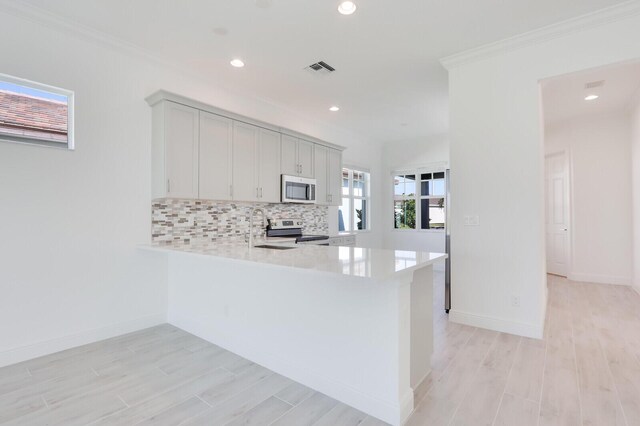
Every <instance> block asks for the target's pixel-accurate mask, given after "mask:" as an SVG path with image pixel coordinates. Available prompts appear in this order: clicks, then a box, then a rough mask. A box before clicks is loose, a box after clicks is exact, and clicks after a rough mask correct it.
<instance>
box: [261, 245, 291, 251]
mask: <svg viewBox="0 0 640 426" xmlns="http://www.w3.org/2000/svg"><path fill="white" fill-rule="evenodd" d="M253 247H254V248H265V249H273V250H291V249H294V248H296V247H289V246H276V245H273V244H260V245H258V246H253Z"/></svg>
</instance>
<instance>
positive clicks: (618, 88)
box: [542, 62, 640, 126]
mask: <svg viewBox="0 0 640 426" xmlns="http://www.w3.org/2000/svg"><path fill="white" fill-rule="evenodd" d="M596 81H604V85H603V86H602V87H598V88H595V89H586V88H585V84H587V83H591V82H596ZM639 88H640V62H634V63H627V64H620V65H612V66H607V67H602V68H597V69H593V70H586V71H582V72H578V73H572V74H568V75H564V76H559V77H554V78H552V79H548V80H545V81H543V82H542V103H543V111H544V121H545V125H546V126H552V125H554V124H557V123H559V122H562V121H566V120H571V119H573V118H577V117H584V116H591V115H598V114H605V113H610V112H615V111H621V110H624V109H625V108H628V107H629V103H630V102H631V100H632V98H633V97H634V95H635V94H636V92H637V91H638V90H639ZM590 94H595V95H598V96H599V97H598V99H596V100H593V101H586V100H585V99H584V98H585V97H586V96H587V95H590Z"/></svg>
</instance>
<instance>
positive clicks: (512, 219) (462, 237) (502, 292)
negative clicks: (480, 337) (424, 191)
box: [443, 4, 640, 337]
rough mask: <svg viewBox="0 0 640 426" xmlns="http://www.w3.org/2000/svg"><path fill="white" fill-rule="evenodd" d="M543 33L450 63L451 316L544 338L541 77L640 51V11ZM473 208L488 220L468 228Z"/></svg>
mask: <svg viewBox="0 0 640 426" xmlns="http://www.w3.org/2000/svg"><path fill="white" fill-rule="evenodd" d="M633 7H636V8H637V4H626V5H624V8H633ZM632 10H635V9H632ZM538 36H539V37H538V38H537V39H536V34H535V33H534V34H527V35H525V36H522V37H521V38H519V39H516V40H512V41H510V42H507V43H501V44H494V45H493V46H489V47H484V48H483V49H479V50H477V51H474V52H469V53H467V54H463V55H457V56H456V57H452V58H448V59H445V60H444V61H443V62H444V63H445V64H446V65H447V66H448V67H449V96H450V107H451V110H450V123H451V128H450V140H451V169H452V170H455V174H454V175H453V176H452V179H451V193H452V197H453V200H452V221H451V226H452V231H451V232H452V235H451V238H452V242H451V246H452V260H451V263H452V311H451V315H450V318H451V319H452V320H453V321H456V322H463V323H468V324H473V325H478V326H482V327H487V328H491V329H495V330H501V331H506V332H512V333H516V334H523V335H530V336H537V337H539V336H541V335H542V331H543V323H544V317H545V309H546V277H545V243H544V240H545V235H544V234H545V233H544V150H543V144H542V129H541V107H540V88H539V80H540V79H543V78H547V77H551V76H557V75H561V74H566V73H569V72H575V71H578V70H584V69H588V68H593V67H598V66H602V65H605V64H613V63H617V62H622V61H628V60H634V59H637V58H639V57H640V44H639V43H638V42H637V40H638V39H640V15H638V14H637V13H630V12H628V11H627V10H626V9H625V10H623V12H620V13H618V12H615V11H609V12H607V13H605V14H604V15H603V16H599V15H592V16H591V17H590V18H588V19H585V20H573V21H572V22H570V23H566V24H563V25H560V26H555V27H551V28H546V29H544V30H542V31H540V32H539V33H538ZM465 215H478V216H479V219H480V225H479V226H465V225H464V216H465ZM513 296H519V297H520V306H513V304H512V297H513Z"/></svg>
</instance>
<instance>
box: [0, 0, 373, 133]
mask: <svg viewBox="0 0 640 426" xmlns="http://www.w3.org/2000/svg"><path fill="white" fill-rule="evenodd" d="M0 13H6V14H8V15H11V16H14V17H16V18H19V19H23V20H26V21H29V22H33V23H35V24H37V25H41V26H43V27H46V28H50V29H52V30H54V31H58V32H61V33H63V34H66V35H69V36H71V37H74V38H77V39H81V40H85V41H86V42H88V43H96V44H98V45H100V46H103V47H106V48H110V49H112V50H114V51H117V52H120V53H123V54H126V55H129V56H130V57H133V58H139V59H144V60H147V61H149V62H151V63H152V64H155V65H158V66H160V67H163V68H165V69H170V70H172V71H174V72H176V73H179V74H182V75H185V76H188V77H191V78H193V79H195V80H196V81H201V82H203V83H205V84H207V83H208V81H207V79H206V76H205V75H203V74H202V73H199V72H198V71H194V70H192V69H190V68H189V67H185V66H181V65H180V64H179V63H176V62H172V61H170V60H168V59H165V58H163V57H161V56H158V55H155V54H153V53H151V52H149V51H148V50H146V49H144V48H142V47H140V46H138V45H136V44H133V43H130V42H127V41H125V40H122V39H120V38H117V37H113V36H111V35H108V34H106V33H103V32H101V31H98V30H95V29H93V28H91V27H88V26H86V25H82V24H80V23H77V22H75V21H72V20H70V19H66V18H63V17H61V16H59V15H56V14H54V13H51V12H48V11H46V10H44V9H42V8H40V7H37V6H34V5H31V4H27V3H23V2H18V1H15V0H0ZM224 90H226V91H228V92H229V93H233V94H237V95H238V96H242V97H243V98H246V99H249V100H252V101H255V102H257V103H261V104H263V105H265V106H271V107H273V108H276V109H278V110H280V111H282V112H285V113H288V114H290V115H293V116H296V117H299V118H300V119H302V120H305V121H307V122H308V123H313V124H314V125H319V126H320V127H322V128H323V129H325V131H330V132H334V133H338V134H340V135H341V136H342V137H343V138H345V139H350V140H358V141H365V140H367V139H368V137H367V136H365V135H361V134H357V133H355V132H353V131H352V130H349V129H346V128H343V127H340V126H337V125H335V124H333V123H330V122H328V121H323V120H318V119H316V118H313V117H309V116H306V115H304V114H301V113H300V112H298V111H297V110H296V109H295V108H292V107H290V106H287V105H283V104H280V103H277V102H276V101H273V100H271V99H268V98H264V97H261V96H257V95H256V94H254V93H249V92H247V91H242V90H238V89H237V88H228V87H225V88H224ZM370 141H371V142H375V143H377V144H382V143H383V141H382V140H379V139H370Z"/></svg>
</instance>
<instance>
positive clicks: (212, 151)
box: [199, 111, 233, 200]
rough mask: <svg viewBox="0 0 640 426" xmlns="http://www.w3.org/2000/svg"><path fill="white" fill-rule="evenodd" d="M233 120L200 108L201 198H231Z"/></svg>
mask: <svg viewBox="0 0 640 426" xmlns="http://www.w3.org/2000/svg"><path fill="white" fill-rule="evenodd" d="M232 139H233V120H231V119H229V118H226V117H221V116H219V115H215V114H211V113H208V112H205V111H200V162H199V171H200V179H199V181H200V191H199V194H200V198H202V199H208V200H231V199H232V173H231V165H232Z"/></svg>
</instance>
